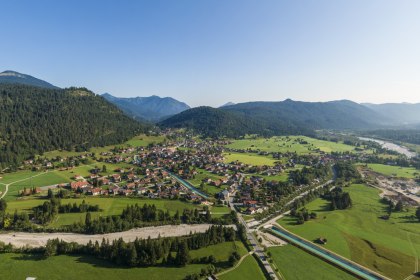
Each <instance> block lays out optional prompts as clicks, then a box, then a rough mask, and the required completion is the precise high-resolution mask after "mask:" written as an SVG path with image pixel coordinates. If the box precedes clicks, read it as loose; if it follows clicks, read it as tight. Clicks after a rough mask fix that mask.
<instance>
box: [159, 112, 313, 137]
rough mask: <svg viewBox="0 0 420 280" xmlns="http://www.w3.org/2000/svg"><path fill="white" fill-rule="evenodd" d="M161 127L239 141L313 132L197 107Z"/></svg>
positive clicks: (291, 125)
mask: <svg viewBox="0 0 420 280" xmlns="http://www.w3.org/2000/svg"><path fill="white" fill-rule="evenodd" d="M159 125H160V126H162V127H172V128H187V129H193V130H195V131H196V132H198V133H200V134H202V135H203V136H207V137H219V136H227V137H238V136H243V135H246V134H259V135H263V136H271V135H279V134H285V135H288V134H303V135H312V134H313V131H312V130H309V129H306V128H305V127H302V126H299V125H297V124H294V123H287V122H283V121H281V120H279V121H277V122H275V123H274V122H272V123H270V122H267V121H266V120H262V119H257V118H253V117H252V116H247V115H241V114H238V113H236V112H230V111H227V110H222V109H215V108H211V107H204V106H203V107H197V108H193V109H190V110H187V111H184V112H182V113H180V114H177V115H175V116H172V117H170V118H168V119H166V120H164V121H162V122H160V123H159Z"/></svg>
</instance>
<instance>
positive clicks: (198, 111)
mask: <svg viewBox="0 0 420 280" xmlns="http://www.w3.org/2000/svg"><path fill="white" fill-rule="evenodd" d="M2 83H3V84H24V85H30V86H35V87H40V88H48V89H58V88H57V87H55V86H54V85H52V84H50V83H48V82H45V81H42V80H40V79H37V78H34V77H32V76H29V75H25V74H21V73H18V72H14V71H5V72H3V73H0V84H2ZM102 97H103V98H104V99H106V100H107V101H108V102H110V103H113V104H114V105H116V106H117V107H118V108H119V109H121V110H122V111H123V112H124V113H125V114H126V115H128V116H130V117H131V118H134V119H137V120H138V121H140V122H143V121H148V122H153V123H156V124H157V125H158V126H162V127H186V128H191V129H194V130H196V131H198V132H200V133H202V134H204V135H208V136H222V135H224V136H233V137H234V136H239V135H243V134H247V133H258V134H261V135H276V134H305V135H311V134H313V133H314V130H317V129H350V130H352V129H353V130H360V129H382V128H398V126H404V127H405V128H412V127H413V128H416V126H417V127H418V125H420V104H408V103H399V104H379V105H376V104H359V103H356V102H353V101H349V100H339V101H330V102H301V101H294V100H291V99H287V100H284V101H278V102H245V103H239V104H234V103H232V102H228V103H226V104H224V105H222V106H221V107H219V108H211V107H206V106H202V107H197V108H192V109H191V108H190V107H189V106H188V105H187V104H186V103H184V102H181V101H178V100H176V99H174V98H171V97H165V98H161V97H158V96H150V97H131V98H122V97H115V96H112V95H111V94H108V93H106V94H103V95H102Z"/></svg>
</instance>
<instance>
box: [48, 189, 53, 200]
mask: <svg viewBox="0 0 420 280" xmlns="http://www.w3.org/2000/svg"><path fill="white" fill-rule="evenodd" d="M53 197H54V194H53V191H52V189H48V194H47V198H49V199H51V198H53Z"/></svg>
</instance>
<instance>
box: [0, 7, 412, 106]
mask: <svg viewBox="0 0 420 280" xmlns="http://www.w3.org/2000/svg"><path fill="white" fill-rule="evenodd" d="M0 22H1V28H0V38H1V41H0V42H1V43H0V71H3V70H15V71H18V72H21V73H25V74H29V75H32V76H35V77H38V78H41V79H44V80H46V81H48V82H50V83H52V84H54V85H57V86H60V87H69V86H84V87H87V88H89V89H91V90H93V91H94V92H95V93H98V94H102V93H104V92H108V93H110V94H112V95H115V96H120V97H132V96H150V95H158V96H162V97H166V96H170V97H173V98H176V99H178V100H181V101H184V102H186V103H187V104H189V105H190V106H193V107H194V106H200V105H210V106H219V105H222V104H224V103H226V102H229V101H230V102H235V103H239V102H246V101H256V100H258V101H281V100H284V99H287V98H291V99H293V100H302V101H328V100H340V99H350V100H353V101H356V102H371V103H385V102H420V1H418V0H413V1H408V0H394V1H388V0H378V1H374V0H346V1H344V0H329V1H325V0H313V1H312V0H287V1H286V0H237V1H236V0H212V1H210V0H176V1H175V0H167V1H158V0H148V1H141V0H132V1H130V0H124V1H115V0H114V1H107V0H101V1H94V0H82V1H76V0H72V1H56V0H53V1H47V0H37V1H32V0H26V1H25V0H21V1H10V0H7V1H5V0H0Z"/></svg>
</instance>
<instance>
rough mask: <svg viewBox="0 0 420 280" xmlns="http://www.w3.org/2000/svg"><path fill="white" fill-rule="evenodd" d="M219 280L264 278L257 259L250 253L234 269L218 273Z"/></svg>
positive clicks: (254, 279)
mask: <svg viewBox="0 0 420 280" xmlns="http://www.w3.org/2000/svg"><path fill="white" fill-rule="evenodd" d="M219 279H220V280H257V279H265V275H264V273H263V272H262V271H261V268H260V267H259V265H258V263H257V261H256V260H255V258H254V257H253V256H251V255H249V256H246V257H245V259H244V260H243V261H242V263H241V264H240V265H239V266H238V267H237V268H236V269H234V270H232V271H229V272H228V273H226V274H223V275H220V277H219Z"/></svg>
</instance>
